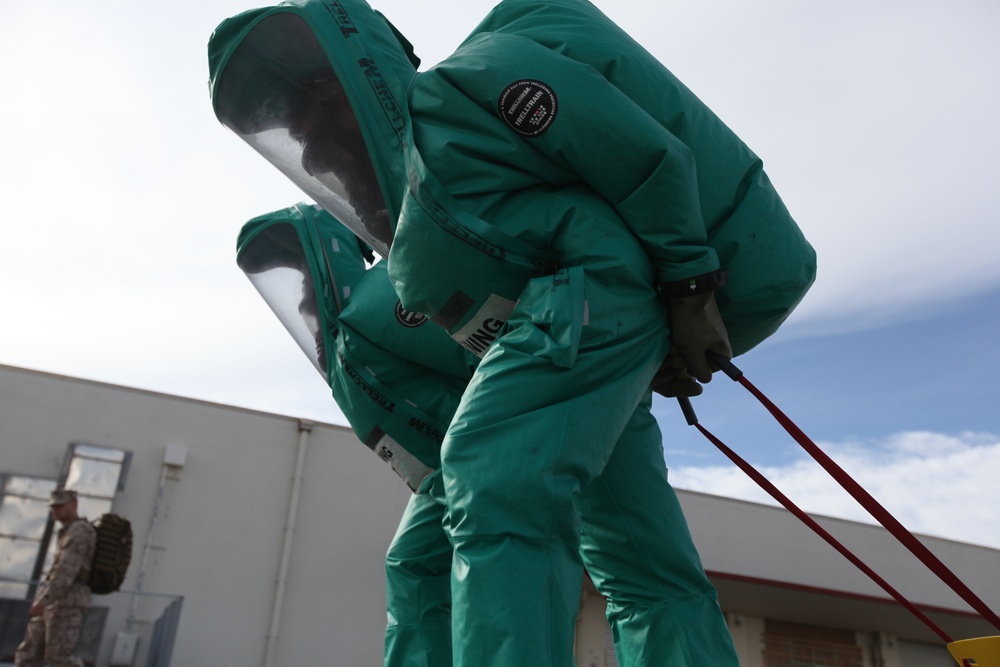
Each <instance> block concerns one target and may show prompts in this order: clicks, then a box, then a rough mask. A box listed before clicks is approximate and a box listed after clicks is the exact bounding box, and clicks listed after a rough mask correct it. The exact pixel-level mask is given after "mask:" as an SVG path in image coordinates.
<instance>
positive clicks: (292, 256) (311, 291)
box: [236, 223, 327, 380]
mask: <svg viewBox="0 0 1000 667" xmlns="http://www.w3.org/2000/svg"><path fill="white" fill-rule="evenodd" d="M236 262H237V264H239V267H240V268H241V269H242V270H243V272H244V273H246V275H247V277H248V278H249V279H250V282H251V283H253V286H254V287H255V288H256V289H257V291H258V292H259V293H260V295H261V296H262V297H263V298H264V301H266V302H267V305H268V306H270V307H271V310H272V311H274V314H275V315H276V316H277V317H278V320H280V321H281V323H282V324H283V325H284V327H285V329H287V330H288V333H290V334H291V335H292V338H294V339H295V342H296V343H298V345H299V347H301V348H302V351H303V352H305V354H306V356H307V357H309V361H311V362H312V363H313V365H314V366H316V369H317V370H318V371H319V372H320V375H322V376H323V379H324V380H325V379H326V376H327V366H326V364H327V354H326V338H325V336H324V317H323V316H322V315H321V312H320V309H321V308H322V304H321V303H320V301H319V299H318V298H317V294H316V288H315V285H314V282H313V278H312V271H311V270H310V268H309V262H308V260H307V258H306V254H305V252H304V250H303V248H302V243H301V241H300V239H299V234H298V232H297V231H296V229H295V227H294V226H292V225H291V224H289V223H276V224H273V225H269V226H268V227H265V228H264V229H262V230H261V231H260V233H258V234H257V235H256V236H254V237H253V239H251V240H250V241H249V242H248V243H247V244H246V245H245V246H244V248H243V249H242V250H241V252H240V254H239V256H238V257H237V258H236Z"/></svg>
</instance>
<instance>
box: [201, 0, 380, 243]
mask: <svg viewBox="0 0 1000 667" xmlns="http://www.w3.org/2000/svg"><path fill="white" fill-rule="evenodd" d="M215 108H216V114H217V115H218V117H219V120H220V121H221V122H222V123H223V124H224V125H225V126H226V127H228V128H230V129H231V130H233V131H234V132H236V134H238V135H239V136H240V137H241V138H242V139H243V140H244V141H246V142H247V143H248V144H250V146H251V147H253V149H254V150H256V151H257V152H258V153H260V154H261V155H263V156H264V157H265V158H266V159H267V160H268V161H269V162H271V164H273V165H274V166H276V167H277V168H278V169H280V170H281V171H282V172H283V173H284V174H285V175H286V176H288V177H289V178H290V179H291V180H292V181H293V182H294V183H295V184H296V185H298V186H299V187H300V188H301V189H302V190H303V191H304V192H305V193H306V194H308V195H309V196H310V197H312V199H313V201H315V202H316V203H317V204H319V205H320V206H322V207H323V208H325V209H326V210H327V211H329V212H330V213H331V214H333V216H334V217H336V218H337V219H338V220H340V221H341V222H342V223H343V224H344V225H346V226H347V227H349V228H350V229H351V230H352V231H353V232H354V233H355V234H357V235H358V236H359V237H360V238H362V239H363V240H364V241H366V242H367V243H368V245H370V246H371V247H372V249H374V250H375V252H377V253H378V254H380V255H382V256H383V257H386V256H388V253H389V246H390V244H391V242H392V226H391V224H390V221H389V214H388V211H387V209H386V205H385V200H384V198H383V196H382V191H381V189H380V187H379V184H378V179H377V177H376V176H375V171H374V169H373V167H372V162H371V157H370V156H369V153H368V149H367V147H366V145H365V141H364V138H363V136H362V134H361V128H360V127H359V125H358V121H357V118H356V117H355V112H354V110H353V108H352V107H351V104H350V101H349V99H348V96H347V94H346V92H345V91H344V88H343V86H342V85H341V82H340V81H339V80H338V78H337V75H336V73H335V72H334V70H333V68H332V66H331V65H330V62H329V60H328V58H327V55H326V53H325V51H324V50H323V47H322V46H321V45H320V43H319V41H318V40H317V38H316V36H315V35H314V34H313V32H312V30H311V29H310V27H309V25H308V24H307V23H306V21H305V20H304V19H303V18H302V17H301V16H299V15H297V14H294V13H291V12H279V13H276V14H271V15H269V16H267V17H265V18H264V19H262V20H261V21H260V22H259V23H258V24H257V25H256V26H254V27H253V28H252V29H251V30H250V32H249V33H247V35H246V36H245V37H244V38H243V40H242V41H241V42H240V43H239V45H238V46H237V47H236V49H235V50H234V51H233V53H232V55H231V56H230V58H229V60H228V62H227V63H226V65H225V69H224V70H223V71H222V73H221V75H220V76H219V79H218V85H217V86H216V91H215Z"/></svg>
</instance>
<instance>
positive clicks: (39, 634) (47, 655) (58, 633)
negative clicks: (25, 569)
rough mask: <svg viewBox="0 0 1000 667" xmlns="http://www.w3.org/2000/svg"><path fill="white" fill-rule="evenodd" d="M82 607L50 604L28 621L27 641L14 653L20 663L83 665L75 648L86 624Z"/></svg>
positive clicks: (54, 666)
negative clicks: (41, 613)
mask: <svg viewBox="0 0 1000 667" xmlns="http://www.w3.org/2000/svg"><path fill="white" fill-rule="evenodd" d="M84 611H86V610H85V609H83V608H82V607H46V608H45V613H44V614H43V615H41V616H36V617H34V618H32V619H31V621H29V622H28V631H27V632H25V633H24V641H22V642H21V645H20V646H18V647H17V653H15V654H14V665H16V667H43V666H44V665H45V664H48V665H49V667H83V661H82V660H80V659H79V658H74V657H73V649H74V648H75V647H76V641H77V639H79V637H80V626H81V625H82V624H83V614H84Z"/></svg>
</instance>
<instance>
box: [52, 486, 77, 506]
mask: <svg viewBox="0 0 1000 667" xmlns="http://www.w3.org/2000/svg"><path fill="white" fill-rule="evenodd" d="M74 500H76V491H72V490H70V489H56V490H55V491H53V492H52V493H50V494H49V507H56V506H58V505H65V504H66V503H71V502H73V501H74Z"/></svg>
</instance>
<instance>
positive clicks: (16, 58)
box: [0, 0, 1000, 547]
mask: <svg viewBox="0 0 1000 667" xmlns="http://www.w3.org/2000/svg"><path fill="white" fill-rule="evenodd" d="M373 4H374V6H375V7H376V8H378V9H380V10H382V11H384V12H385V13H386V15H388V16H389V17H390V18H391V19H392V21H393V23H394V24H396V26H397V27H399V28H400V29H401V30H402V31H403V32H404V33H405V34H406V35H407V36H408V37H409V39H410V40H411V41H412V42H413V43H414V45H415V46H416V48H417V51H418V53H419V54H420V55H421V57H422V58H423V60H424V63H425V65H427V66H429V65H431V64H433V63H435V62H437V61H438V60H440V59H442V58H444V57H446V56H447V55H448V54H449V53H450V52H451V51H452V50H453V49H454V48H455V47H456V46H457V45H458V43H459V42H460V41H461V40H462V39H463V38H464V36H465V35H466V34H467V33H468V32H469V31H470V30H471V29H472V27H473V26H474V25H475V24H476V23H477V22H478V20H479V19H480V18H481V17H482V16H483V15H485V13H486V12H487V11H488V10H489V9H490V8H491V7H492V5H493V2H492V0H434V1H433V2H430V1H428V2H426V3H424V2H416V1H414V0H385V1H384V2H378V1H376V2H373ZM596 4H597V5H598V6H599V7H600V8H601V9H603V10H604V11H605V12H606V13H608V14H609V15H610V16H611V17H612V18H613V19H614V20H616V21H617V22H618V23H619V24H620V25H621V26H622V27H623V28H625V29H626V30H627V31H629V32H630V33H631V34H632V35H633V36H635V37H636V38H637V39H638V40H639V41H640V42H641V43H642V44H644V45H645V46H646V47H647V48H648V49H649V50H650V51H651V52H653V53H654V55H656V56H657V57H658V58H659V59H660V60H661V61H662V62H664V63H665V64H666V65H667V66H668V67H670V68H671V69H672V70H673V71H674V73H675V74H677V75H678V76H679V77H680V78H681V79H682V80H683V81H685V82H686V83H687V84H688V85H689V86H690V87H691V88H692V89H693V90H694V91H695V92H696V93H697V94H698V95H699V96H700V97H701V98H702V99H703V100H704V101H705V102H706V103H707V104H708V105H709V106H710V107H712V108H713V109H714V110H715V111H716V112H717V113H718V114H719V115H720V116H721V117H722V118H723V119H724V120H725V121H726V122H727V124H729V125H730V126H731V127H732V128H733V129H734V130H735V131H736V132H737V133H738V134H739V135H740V136H741V137H743V139H744V140H745V141H746V142H747V143H748V144H749V145H750V146H751V147H752V148H753V149H754V150H755V151H756V152H757V153H758V154H759V155H760V156H761V157H762V158H763V160H764V164H765V168H766V169H767V171H768V173H769V175H770V176H771V178H772V180H773V181H774V183H775V184H776V186H777V187H778V190H779V192H781V194H782V196H783V198H784V200H785V202H786V203H787V205H788V207H789V209H790V210H791V212H792V213H793V215H794V216H795V217H796V219H797V220H798V221H799V223H800V225H801V226H802V228H803V230H804V231H805V233H806V236H807V237H808V238H809V239H810V241H811V242H812V243H813V245H814V246H815V247H816V249H817V251H818V255H819V276H818V279H817V282H816V284H815V286H814V287H813V289H812V290H811V292H810V293H809V295H807V297H806V299H805V300H804V301H803V303H802V305H801V306H800V308H799V309H798V310H797V311H796V312H795V313H794V314H793V315H792V317H791V318H790V320H789V322H788V323H787V325H786V326H785V327H784V328H783V329H782V330H781V331H780V332H779V333H778V334H777V335H776V336H775V337H774V338H772V339H771V340H769V341H767V342H766V343H764V344H763V345H761V346H760V347H758V348H757V349H755V350H753V351H752V352H751V353H749V354H748V355H746V356H745V357H743V358H741V359H739V360H738V364H739V366H740V367H741V368H742V369H743V370H744V372H745V373H746V375H747V377H748V378H749V379H750V380H751V381H752V382H753V383H754V384H755V385H756V386H757V387H759V388H760V389H761V390H762V391H764V392H765V393H766V394H768V395H769V396H770V397H771V398H772V399H773V400H774V401H775V402H776V403H777V404H778V405H779V406H780V407H782V408H783V409H784V410H785V411H786V412H787V413H788V414H789V415H790V416H791V417H792V418H793V419H795V420H796V421H797V422H798V423H799V425H800V426H801V427H802V428H803V429H804V430H805V431H806V432H807V433H808V434H810V436H811V437H812V438H813V439H814V440H816V441H817V442H818V443H819V444H820V445H821V446H822V447H824V449H825V450H826V451H828V452H829V453H831V454H832V455H834V456H835V458H837V460H838V461H840V462H841V463H842V465H844V466H845V468H848V469H849V471H850V472H851V473H852V474H854V475H856V476H857V477H858V478H859V480H862V481H863V483H864V484H865V485H866V488H869V490H870V491H871V492H872V493H873V495H875V496H876V497H877V498H879V499H880V500H883V501H884V502H885V504H886V505H887V506H889V507H891V508H892V509H893V510H894V511H896V512H898V514H899V518H900V519H901V520H902V521H903V522H904V523H905V524H907V525H908V526H909V527H911V528H912V529H913V530H915V531H924V532H929V533H932V534H935V535H941V536H944V537H952V538H954V539H961V540H966V541H972V542H978V543H984V544H990V545H993V546H996V547H1000V511H995V510H994V509H993V506H994V505H995V503H991V502H990V500H989V498H988V497H987V496H988V490H989V489H991V488H993V486H994V485H995V479H996V478H997V477H998V476H1000V423H998V422H1000V417H997V409H996V408H997V405H998V398H1000V396H998V393H1000V392H998V380H997V376H998V371H1000V351H998V349H997V340H998V339H1000V263H998V262H997V260H996V255H997V249H998V248H1000V231H998V223H1000V189H998V188H997V186H996V182H997V179H998V176H1000V164H998V163H1000V123H998V122H997V119H998V118H1000V86H998V85H997V82H998V81H1000V41H998V40H997V39H996V35H997V34H1000V4H998V3H996V2H994V1H993V0H957V1H956V2H949V3H943V2H940V1H939V0H880V1H879V2H869V1H868V0H842V1H839V2H835V3H831V2H822V1H820V0H760V1H759V2H754V3H746V2H743V1H742V0H703V1H701V2H681V1H680V0H665V1H662V2H660V1H658V2H652V1H651V0H615V1H613V2H612V0H597V2H596ZM253 6H256V3H248V2H246V0H203V1H202V2H198V3H173V4H170V5H163V6H160V5H157V6H156V9H155V10H154V9H153V8H152V7H153V6H152V5H149V4H147V3H136V2H132V1H129V0H107V1H106V2H102V3H100V4H93V3H80V2H72V1H71V0H52V1H51V2H46V3H17V4H14V5H12V6H11V7H6V8H5V16H4V21H3V22H0V81H2V83H3V85H4V90H5V91H7V94H6V96H5V104H3V105H0V202H2V204H3V210H4V214H3V215H2V216H0V238H2V240H3V242H2V244H0V299H2V309H0V312H2V315H0V317H2V318H3V321H2V325H3V326H0V363H3V364H9V365H14V366H23V367H27V368H34V369H39V370H44V371H50V372H55V373H62V374H66V375H72V376H78V377H84V378H90V379H95V380H100V381H105V382H112V383H116V384H122V385H126V386H133V387H139V388H143V389H151V390H155V391H161V392H166V393H173V394H179V395H183V396H190V397H194V398H199V399H205V400H210V401H217V402H221V403H226V404H232V405H239V406H245V407H250V408H255V409H260V410H266V411H270V412H277V413H282V414H290V415H295V416H301V417H307V418H313V419H318V420H322V421H329V422H338V423H343V418H342V416H341V415H340V413H339V410H337V408H336V406H335V404H334V403H333V401H332V399H331V398H330V394H329V389H328V388H327V387H326V385H325V383H324V382H323V380H322V379H321V378H320V377H319V375H318V374H317V373H316V372H315V370H314V369H313V368H312V366H311V365H310V364H309V362H308V361H307V360H306V359H305V357H304V356H303V355H302V354H301V352H300V351H299V350H298V348H297V347H296V346H295V344H294V343H293V342H292V340H291V338H290V337H289V336H288V335H287V334H286V333H285V331H284V330H283V329H282V327H281V325H280V324H279V323H278V322H277V320H276V319H275V318H274V317H273V315H272V314H271V313H270V311H269V310H268V309H267V307H266V306H265V304H264V303H263V301H262V300H261V299H260V298H259V297H258V296H257V295H256V293H255V292H254V291H253V289H252V288H251V286H250V284H249V282H248V281H247V280H246V279H245V278H244V277H243V275H242V274H241V273H240V272H239V271H238V270H237V269H236V267H235V262H234V254H235V240H236V235H237V233H238V231H239V228H240V227H241V226H242V224H243V223H244V222H245V221H246V220H248V219H250V218H252V217H255V216H257V215H260V214H262V213H265V212H268V211H273V210H276V209H279V208H283V207H285V206H288V205H290V204H292V203H294V202H296V201H300V200H301V199H303V195H302V194H301V193H300V192H299V191H298V190H297V189H296V188H295V187H294V186H292V185H291V184H290V183H288V182H287V181H286V180H285V179H284V177H283V176H281V175H280V174H279V173H278V172H277V171H275V170H274V169H273V168H272V167H271V166H270V165H268V164H266V163H265V162H264V160H262V159H261V158H259V157H258V156H257V155H256V154H254V153H253V152H252V151H251V150H250V149H249V148H248V147H247V146H245V145H243V144H242V142H240V141H239V140H238V139H237V138H236V137H235V136H233V135H232V134H231V133H230V132H228V131H227V130H225V129H224V128H222V127H221V126H220V125H219V124H218V122H217V121H216V120H215V118H214V116H213V114H212V111H211V108H210V104H209V99H208V94H207V85H206V83H207V77H208V73H207V64H206V52H205V45H206V42H207V40H208V37H209V34H210V33H211V31H212V30H213V29H214V28H215V26H216V25H217V24H218V23H219V22H220V21H221V20H223V19H224V18H226V17H228V16H231V15H233V14H236V13H238V12H240V11H243V10H245V9H249V8H251V7H253ZM428 7H430V8H431V11H428V9H427V8H428ZM695 407H696V410H697V412H698V415H699V417H700V419H701V422H702V423H703V424H704V425H705V426H706V427H708V428H709V429H710V430H712V431H713V432H715V433H716V434H717V435H719V436H720V437H721V438H722V439H723V440H725V441H726V442H727V443H729V444H730V446H732V447H733V448H735V449H736V450H737V451H739V452H740V453H742V454H743V455H744V456H745V457H746V458H748V459H750V460H751V461H752V462H754V463H755V464H757V465H758V466H761V467H762V468H764V469H765V470H766V472H767V473H768V475H769V477H770V478H771V479H772V480H773V481H775V482H776V483H778V482H780V484H779V486H781V487H782V488H783V489H784V490H785V491H786V492H788V493H789V495H792V496H793V497H794V498H796V499H797V500H800V501H801V502H802V504H803V506H804V507H805V508H806V509H809V510H812V511H817V512H821V513H826V514H832V515H834V516H844V517H846V518H858V519H861V518H863V517H861V516H859V514H858V513H857V511H856V510H855V509H853V508H852V507H851V504H850V503H849V502H846V501H844V500H843V499H842V498H841V497H840V496H838V495H837V491H836V490H835V489H830V488H829V487H828V486H826V485H825V483H824V482H823V481H822V478H821V476H820V475H817V474H816V471H815V468H816V466H815V465H812V466H811V465H810V464H809V462H808V461H804V460H803V458H802V457H803V454H801V453H800V451H799V450H798V448H797V447H796V446H794V445H793V444H791V443H790V442H789V440H788V438H787V437H786V436H785V435H784V434H783V432H782V431H780V430H779V429H778V427H777V425H776V424H775V423H774V422H773V421H772V420H771V418H770V416H769V415H768V414H767V413H766V412H764V410H763V408H760V407H759V406H758V405H757V404H756V402H755V401H754V399H753V398H752V397H751V396H750V395H749V394H748V393H747V392H746V391H745V390H743V389H742V388H741V387H739V386H738V385H736V384H734V383H732V382H730V381H729V380H727V379H726V378H724V377H721V376H719V377H717V378H716V379H715V381H713V382H712V383H711V384H710V385H709V387H708V389H707V390H706V393H705V395H704V396H702V397H699V398H698V399H695ZM655 409H656V412H657V415H658V417H659V418H660V422H661V425H662V426H663V429H664V434H665V450H666V458H667V461H668V464H669V466H670V468H671V475H672V479H673V480H674V482H675V484H677V486H679V487H682V488H691V489H697V490H703V491H708V492H712V493H718V494H721V495H728V496H733V497H743V498H750V499H755V500H761V499H762V498H761V496H760V494H759V493H758V492H757V491H756V490H755V489H754V488H753V487H752V485H751V486H748V485H747V483H746V480H745V479H743V478H742V477H741V475H742V473H740V472H739V471H738V470H735V468H733V466H731V465H729V464H728V463H727V462H726V461H725V460H723V459H722V458H721V456H720V455H718V454H715V453H714V448H712V446H711V445H710V444H709V443H708V442H707V441H705V440H704V439H703V438H702V437H701V436H700V435H699V434H698V433H697V432H696V431H695V430H694V429H692V428H690V427H687V426H685V425H684V423H683V421H682V419H681V417H680V415H679V413H678V412H677V410H676V408H675V407H674V403H672V402H669V401H666V400H657V401H656V403H655ZM377 464H378V462H377V461H375V460H373V465H377ZM792 491H794V492H795V493H792Z"/></svg>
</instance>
